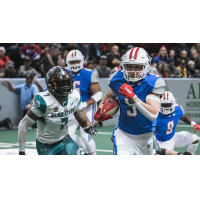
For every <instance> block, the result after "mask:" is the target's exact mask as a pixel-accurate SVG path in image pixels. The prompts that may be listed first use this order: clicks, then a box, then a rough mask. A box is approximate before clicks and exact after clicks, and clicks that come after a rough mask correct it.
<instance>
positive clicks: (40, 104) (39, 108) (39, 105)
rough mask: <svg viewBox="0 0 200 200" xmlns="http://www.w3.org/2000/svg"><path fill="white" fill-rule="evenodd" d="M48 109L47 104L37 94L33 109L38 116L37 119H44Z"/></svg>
mask: <svg viewBox="0 0 200 200" xmlns="http://www.w3.org/2000/svg"><path fill="white" fill-rule="evenodd" d="M46 109H47V105H46V102H45V101H44V99H43V98H42V97H41V96H40V95H39V94H37V95H36V96H35V97H34V101H33V106H32V107H31V111H32V112H33V113H34V114H35V115H36V116H37V117H42V116H44V115H45V113H46Z"/></svg>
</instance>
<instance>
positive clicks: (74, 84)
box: [73, 81, 81, 94]
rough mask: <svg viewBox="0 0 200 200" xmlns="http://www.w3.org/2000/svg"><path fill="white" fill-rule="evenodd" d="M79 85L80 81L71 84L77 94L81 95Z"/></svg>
mask: <svg viewBox="0 0 200 200" xmlns="http://www.w3.org/2000/svg"><path fill="white" fill-rule="evenodd" d="M80 85H81V82H80V81H74V82H73V86H74V88H75V89H76V90H78V91H79V93H80V94H81V90H80ZM77 86H79V87H77Z"/></svg>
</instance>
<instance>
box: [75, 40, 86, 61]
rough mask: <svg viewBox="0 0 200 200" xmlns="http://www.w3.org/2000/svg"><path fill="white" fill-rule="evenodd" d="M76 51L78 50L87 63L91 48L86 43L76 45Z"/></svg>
mask: <svg viewBox="0 0 200 200" xmlns="http://www.w3.org/2000/svg"><path fill="white" fill-rule="evenodd" d="M76 49H78V50H79V51H80V52H81V53H82V54H83V56H84V61H85V63H87V61H88V59H89V47H88V45H87V44H84V43H77V44H76Z"/></svg>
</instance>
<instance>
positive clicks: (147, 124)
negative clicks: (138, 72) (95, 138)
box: [109, 70, 165, 135]
mask: <svg viewBox="0 0 200 200" xmlns="http://www.w3.org/2000/svg"><path fill="white" fill-rule="evenodd" d="M124 83H127V84H128V85H131V86H132V88H133V92H134V93H135V94H136V95H137V96H138V98H139V99H140V100H141V101H143V102H144V103H146V97H147V95H148V94H150V93H154V94H159V95H163V94H164V92H165V82H164V80H163V79H162V78H161V77H159V76H158V75H154V74H150V73H149V74H148V75H147V76H146V77H145V78H144V79H142V80H141V81H139V82H137V83H130V82H128V81H126V79H125V78H124V77H123V72H122V70H119V71H118V72H117V73H116V74H115V75H114V76H113V77H112V78H111V80H110V83H109V86H110V88H111V89H112V90H113V91H114V92H115V93H116V95H117V98H118V100H119V102H120V117H119V124H118V126H119V128H120V129H121V130H122V131H124V132H126V133H129V134H132V135H141V134H145V133H150V132H153V131H154V130H155V126H156V120H155V121H153V122H152V121H150V120H149V119H148V118H146V117H145V116H144V115H143V114H142V113H141V112H140V111H139V110H138V109H137V108H136V107H135V106H134V104H133V102H131V101H130V100H128V99H127V98H125V97H124V96H123V95H122V94H120V93H119V92H118V91H119V88H120V87H121V86H122V85H123V84H124Z"/></svg>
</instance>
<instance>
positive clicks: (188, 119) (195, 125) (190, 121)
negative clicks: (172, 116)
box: [181, 115, 200, 133]
mask: <svg viewBox="0 0 200 200" xmlns="http://www.w3.org/2000/svg"><path fill="white" fill-rule="evenodd" d="M181 120H182V121H183V122H185V123H186V124H188V125H191V126H193V127H194V132H195V133H196V131H197V130H199V131H200V126H199V125H198V124H197V123H196V122H194V121H192V120H191V119H190V118H189V117H188V116H187V115H183V117H181Z"/></svg>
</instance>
